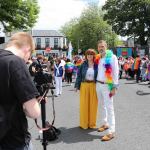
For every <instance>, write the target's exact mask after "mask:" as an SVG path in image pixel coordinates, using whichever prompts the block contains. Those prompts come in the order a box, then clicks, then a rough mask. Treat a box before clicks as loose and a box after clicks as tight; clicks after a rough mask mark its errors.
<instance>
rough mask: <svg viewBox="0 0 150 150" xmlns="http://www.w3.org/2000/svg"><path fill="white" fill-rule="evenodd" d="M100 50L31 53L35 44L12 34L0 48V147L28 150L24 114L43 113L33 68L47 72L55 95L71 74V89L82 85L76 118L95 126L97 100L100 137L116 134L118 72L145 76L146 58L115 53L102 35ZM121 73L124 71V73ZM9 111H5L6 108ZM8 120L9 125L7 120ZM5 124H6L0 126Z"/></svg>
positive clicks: (148, 77)
mask: <svg viewBox="0 0 150 150" xmlns="http://www.w3.org/2000/svg"><path fill="white" fill-rule="evenodd" d="M97 47H98V54H96V52H95V50H94V49H88V50H87V51H86V52H85V55H84V56H82V57H81V56H74V57H73V59H72V60H70V59H69V58H67V57H55V56H54V57H53V56H49V57H48V58H47V57H44V56H43V55H41V54H38V55H37V56H36V57H35V56H32V57H31V54H32V50H34V49H35V44H34V41H33V39H32V37H31V36H30V35H29V34H28V33H25V32H19V33H16V34H14V35H13V36H12V37H11V38H10V40H9V41H8V43H7V45H6V48H5V49H4V50H0V61H1V63H0V69H1V70H3V71H2V73H1V74H0V79H1V84H0V89H1V90H0V91H1V92H0V97H1V101H0V115H1V120H0V123H1V126H0V132H1V134H0V150H1V149H2V150H9V149H14V150H32V144H31V136H30V133H29V132H28V124H27V118H26V116H28V117H30V118H33V119H34V118H38V117H39V116H40V114H41V110H40V107H39V100H41V95H40V94H39V91H38V90H37V88H36V86H35V85H36V80H35V76H36V74H37V72H39V71H42V73H44V72H45V73H48V74H50V75H51V76H52V78H53V80H52V82H54V83H53V84H55V87H56V89H55V96H56V97H58V96H59V95H61V94H62V82H66V83H67V84H68V86H70V85H72V78H73V77H74V80H75V85H74V88H75V91H78V90H79V91H80V123H79V126H80V127H81V128H82V129H87V128H92V129H93V128H96V127H97V125H96V121H97V111H98V103H100V107H101V110H102V112H101V120H102V125H101V126H100V127H99V128H98V132H103V131H105V130H107V131H108V133H107V134H106V135H104V136H103V137H102V138H101V140H102V141H109V140H111V139H113V138H114V137H115V114H114V106H113V98H114V95H115V94H116V91H117V89H118V85H119V78H120V79H121V78H123V77H125V78H126V79H130V78H131V79H136V82H137V83H138V82H139V81H143V82H144V81H149V83H150V60H149V59H148V57H147V56H144V57H143V58H140V56H139V55H137V56H136V58H135V59H134V58H132V57H128V58H124V57H122V56H120V57H119V58H117V56H116V55H114V54H113V52H112V51H111V50H108V48H107V43H106V41H104V40H100V41H98V45H97ZM123 75H124V76H123ZM5 112H7V113H5ZM8 125H9V126H8ZM3 127H5V128H6V127H8V128H6V130H3Z"/></svg>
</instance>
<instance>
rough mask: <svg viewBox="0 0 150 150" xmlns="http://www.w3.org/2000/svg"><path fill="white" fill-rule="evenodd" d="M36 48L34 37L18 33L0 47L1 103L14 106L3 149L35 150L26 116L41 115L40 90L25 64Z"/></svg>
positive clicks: (1, 104)
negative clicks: (4, 46) (33, 149)
mask: <svg viewBox="0 0 150 150" xmlns="http://www.w3.org/2000/svg"><path fill="white" fill-rule="evenodd" d="M34 49H35V44H34V41H33V38H32V36H31V35H29V34H28V33H25V32H18V33H16V34H14V35H13V36H12V37H11V38H10V40H9V41H8V43H7V45H6V48H5V49H4V50H2V49H1V50H0V62H1V63H0V70H2V71H1V73H0V83H1V84H0V98H1V100H0V106H1V107H2V108H3V109H4V110H5V111H7V112H9V111H11V110H12V108H14V109H13V111H12V112H11V114H9V116H8V117H10V116H11V117H10V120H9V123H8V125H9V130H8V131H7V132H6V134H5V136H4V137H2V139H1V140H0V148H1V149H2V150H25V149H26V150H32V146H31V135H30V133H29V132H28V123H27V118H26V116H28V117H30V118H38V117H39V116H40V114H41V110H40V107H39V103H38V98H39V93H38V91H37V89H36V87H35V85H34V84H33V82H32V80H31V78H30V74H29V71H28V68H27V66H26V62H27V61H28V59H29V58H30V56H31V53H32V51H33V50H34ZM4 130H5V129H4Z"/></svg>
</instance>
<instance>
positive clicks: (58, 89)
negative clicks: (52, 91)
mask: <svg viewBox="0 0 150 150" xmlns="http://www.w3.org/2000/svg"><path fill="white" fill-rule="evenodd" d="M55 83H56V95H59V94H61V93H62V77H55Z"/></svg>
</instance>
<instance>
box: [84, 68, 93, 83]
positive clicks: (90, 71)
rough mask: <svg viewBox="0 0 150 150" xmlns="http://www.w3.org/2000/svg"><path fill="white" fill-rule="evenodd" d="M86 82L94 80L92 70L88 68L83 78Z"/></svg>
mask: <svg viewBox="0 0 150 150" xmlns="http://www.w3.org/2000/svg"><path fill="white" fill-rule="evenodd" d="M85 79H86V80H91V81H92V80H94V68H88V70H87V72H86V76H85Z"/></svg>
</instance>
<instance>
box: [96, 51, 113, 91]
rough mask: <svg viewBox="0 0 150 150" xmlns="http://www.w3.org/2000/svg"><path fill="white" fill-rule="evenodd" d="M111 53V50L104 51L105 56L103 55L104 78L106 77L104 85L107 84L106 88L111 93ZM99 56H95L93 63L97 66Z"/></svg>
mask: <svg viewBox="0 0 150 150" xmlns="http://www.w3.org/2000/svg"><path fill="white" fill-rule="evenodd" d="M112 55H113V53H112V51H111V50H106V55H105V64H104V67H105V76H106V83H107V84H108V88H109V90H110V91H111V90H112V88H113V80H112V65H111V61H112V59H111V58H112ZM100 58H101V57H100V54H98V55H96V58H95V63H96V64H97V65H98V64H99V61H100Z"/></svg>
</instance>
